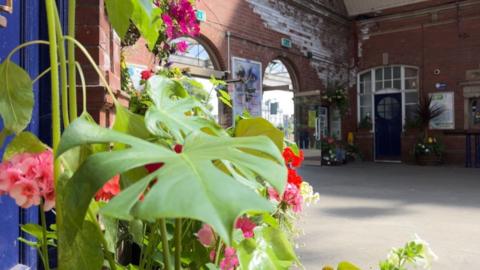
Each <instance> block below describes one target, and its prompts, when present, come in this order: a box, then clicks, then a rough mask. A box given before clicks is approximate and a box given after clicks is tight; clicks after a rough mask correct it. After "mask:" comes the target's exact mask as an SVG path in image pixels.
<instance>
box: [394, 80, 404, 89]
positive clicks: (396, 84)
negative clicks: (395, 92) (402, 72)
mask: <svg viewBox="0 0 480 270" xmlns="http://www.w3.org/2000/svg"><path fill="white" fill-rule="evenodd" d="M393 88H395V89H402V81H401V80H394V81H393Z"/></svg>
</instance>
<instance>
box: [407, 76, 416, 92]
mask: <svg viewBox="0 0 480 270" xmlns="http://www.w3.org/2000/svg"><path fill="white" fill-rule="evenodd" d="M405 89H417V79H416V78H415V79H406V80H405Z"/></svg>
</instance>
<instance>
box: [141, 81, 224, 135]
mask: <svg viewBox="0 0 480 270" xmlns="http://www.w3.org/2000/svg"><path fill="white" fill-rule="evenodd" d="M146 90H147V92H148V94H149V96H150V98H151V99H152V100H153V103H154V106H152V107H150V109H148V111H147V113H146V115H145V123H146V126H147V128H148V130H149V131H150V132H151V133H152V134H155V135H157V136H160V137H168V136H169V135H172V136H173V137H174V139H175V140H176V141H178V142H182V141H183V137H184V135H185V134H189V133H190V132H193V131H198V130H201V129H202V128H210V130H217V129H218V126H216V125H215V124H214V122H212V121H209V120H207V119H205V118H202V117H199V116H195V115H192V114H193V110H194V109H198V108H202V107H203V105H202V104H201V103H199V102H198V101H197V100H195V99H194V98H193V97H185V98H178V96H183V95H186V91H185V89H184V88H183V86H182V85H181V84H180V83H179V82H177V81H174V80H172V79H168V78H165V77H161V76H154V77H152V78H150V79H149V81H148V83H147V87H146ZM204 111H205V110H204Z"/></svg>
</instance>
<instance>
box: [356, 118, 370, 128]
mask: <svg viewBox="0 0 480 270" xmlns="http://www.w3.org/2000/svg"><path fill="white" fill-rule="evenodd" d="M372 127H373V125H372V119H370V117H369V116H365V117H364V118H362V119H361V120H360V123H358V128H359V129H365V130H372Z"/></svg>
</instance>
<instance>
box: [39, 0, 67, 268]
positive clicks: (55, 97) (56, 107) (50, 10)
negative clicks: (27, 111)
mask: <svg viewBox="0 0 480 270" xmlns="http://www.w3.org/2000/svg"><path fill="white" fill-rule="evenodd" d="M45 10H46V13H47V25H48V39H49V41H50V42H49V44H50V48H49V53H50V67H51V70H50V78H51V92H52V93H51V95H52V146H53V154H54V155H55V156H56V154H57V149H58V144H59V143H60V132H61V131H60V96H59V92H58V91H59V82H58V79H59V76H58V69H57V63H58V55H57V39H56V32H55V1H54V0H45ZM37 42H38V41H37ZM38 43H43V42H38ZM47 43H48V42H47ZM53 171H54V179H55V189H56V190H58V187H59V184H58V179H59V176H60V160H59V159H55V162H54V170H53ZM61 203H62V202H61V200H60V196H57V198H56V203H55V205H56V210H57V227H58V231H59V239H58V255H59V256H58V257H59V260H58V268H59V269H65V268H64V267H65V265H64V263H63V256H62V255H63V254H62V251H63V250H65V249H64V248H63V246H64V245H66V244H67V243H66V242H64V239H63V235H62V234H63V233H64V230H65V229H66V228H64V227H63V220H62V218H63V213H62V208H61Z"/></svg>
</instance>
